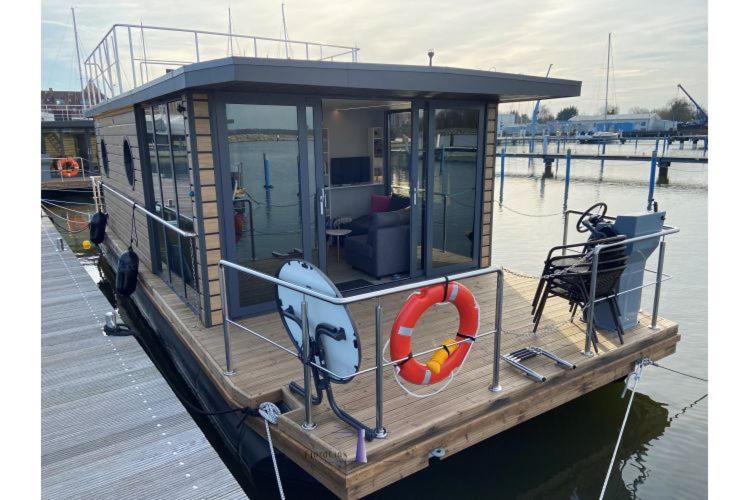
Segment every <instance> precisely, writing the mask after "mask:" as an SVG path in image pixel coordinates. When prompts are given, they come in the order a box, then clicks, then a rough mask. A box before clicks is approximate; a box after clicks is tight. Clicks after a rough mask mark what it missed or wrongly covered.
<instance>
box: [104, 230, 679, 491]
mask: <svg viewBox="0 0 750 500" xmlns="http://www.w3.org/2000/svg"><path fill="white" fill-rule="evenodd" d="M113 242H115V243H118V244H120V245H121V243H119V242H117V241H116V240H113ZM118 251H119V249H118ZM540 264H541V263H540ZM141 279H142V283H143V285H144V288H145V290H146V291H147V293H148V295H149V296H150V297H151V300H153V302H154V303H155V304H156V305H157V307H158V308H159V310H160V311H161V313H162V314H164V315H165V317H167V318H169V319H170V321H171V322H172V323H173V324H174V325H175V329H176V332H177V335H178V336H180V338H181V340H182V341H183V342H184V343H185V344H186V345H187V346H188V347H189V348H190V349H191V350H192V351H193V353H194V354H195V356H196V358H197V359H199V360H200V361H201V363H202V364H203V366H204V370H205V371H206V373H207V375H208V376H209V377H211V378H212V379H213V381H214V383H215V384H216V385H217V386H218V387H219V388H220V389H221V390H222V392H223V396H224V397H225V398H227V399H229V400H230V401H232V402H234V403H235V404H241V405H248V404H249V405H252V406H255V405H257V404H259V403H260V402H262V401H277V400H279V399H283V400H284V401H285V402H287V403H288V404H289V406H290V407H291V408H293V410H291V411H290V412H288V413H286V414H284V415H282V417H281V418H280V420H279V424H278V426H274V427H273V428H272V432H273V433H274V445H275V446H276V447H277V448H278V449H279V450H280V451H282V452H283V453H285V454H286V455H287V456H289V457H290V458H291V459H292V460H294V461H295V462H296V463H297V464H298V465H300V467H302V468H303V469H305V470H306V471H307V472H309V473H310V474H311V475H313V476H314V477H316V478H317V479H318V480H319V481H320V482H322V483H323V484H324V485H326V486H327V487H328V488H330V489H331V490H332V491H333V492H334V493H335V494H337V495H339V496H341V497H346V498H357V497H361V496H364V495H367V494H368V493H372V492H373V491H377V490H379V489H381V488H383V487H385V486H387V485H389V484H391V483H393V482H395V481H398V480H399V479H401V478H403V477H405V476H407V475H409V474H412V473H414V472H416V471H418V470H420V469H422V468H424V467H426V466H427V465H428V458H427V454H428V452H429V450H431V449H432V448H435V447H438V446H439V447H443V448H445V450H446V452H447V455H452V454H454V453H456V452H458V451H460V450H462V449H465V448H466V447H469V446H471V445H473V444H475V443H477V442H479V441H481V440H483V439H486V438H489V437H491V436H493V435H495V434H497V433H499V432H502V431H503V430H506V429H508V428H510V427H513V426H514V425H517V424H519V423H521V422H523V421H525V420H528V419H530V418H533V417H534V416H536V415H538V414H540V413H543V412H545V411H548V410H550V409H552V408H555V407H557V406H559V405H561V404H563V403H566V402H567V401H570V400H572V399H575V398H576V397H578V396H580V395H582V394H585V393H587V392H590V391H592V390H594V389H596V388H598V387H601V386H603V385H605V384H607V383H609V382H611V381H613V380H616V379H618V378H621V377H623V376H625V375H626V374H627V373H629V372H630V371H631V370H632V368H633V364H634V363H635V361H636V360H637V359H639V358H640V357H641V356H649V357H652V359H660V358H662V357H664V356H667V355H669V354H671V353H673V352H674V350H675V348H676V344H677V342H678V341H679V338H680V337H679V334H678V333H677V325H676V324H675V323H673V322H671V321H668V320H665V319H662V318H659V322H658V324H659V326H660V329H659V330H651V329H650V328H648V326H647V325H649V324H650V317H649V316H648V315H641V319H640V325H639V326H638V327H636V328H634V329H631V330H629V331H627V332H626V336H625V345H624V346H621V345H620V344H619V342H618V341H617V337H616V335H614V334H613V333H607V332H600V334H599V339H600V346H599V349H600V354H599V355H598V356H594V357H591V358H588V357H585V356H583V354H582V353H581V351H582V350H583V346H584V342H585V333H584V332H585V325H584V324H583V323H582V322H580V321H579V320H578V319H576V320H574V321H573V322H571V321H569V318H570V313H569V312H568V306H567V303H564V302H563V301H561V300H559V299H555V298H553V299H549V300H548V303H547V306H546V308H545V313H544V316H543V320H542V323H541V325H540V329H539V334H538V335H536V336H534V335H531V334H530V332H531V314H530V313H531V299H532V297H533V294H534V291H535V289H536V284H537V283H536V281H535V280H534V279H529V278H524V277H520V276H515V275H513V274H510V273H508V274H506V278H505V301H504V307H503V330H504V331H506V332H508V333H506V334H504V335H503V337H502V350H501V352H502V353H503V354H506V353H508V352H511V351H513V350H515V349H518V348H520V347H527V346H530V345H533V346H538V347H542V348H544V349H546V350H548V351H550V352H552V353H554V354H556V355H558V356H560V357H562V358H565V359H566V360H568V361H570V362H572V363H575V364H576V365H578V367H577V368H576V369H575V370H573V371H566V370H562V369H560V368H558V367H556V366H555V365H554V364H553V363H551V362H548V361H546V360H544V359H542V358H535V359H532V360H530V361H529V362H527V365H528V366H530V367H531V368H533V369H534V370H536V371H538V372H539V373H541V374H542V375H544V376H546V377H547V378H548V380H547V381H546V382H544V383H542V384H539V383H536V382H534V381H532V380H531V379H529V378H526V377H525V376H523V375H522V374H521V373H520V372H518V371H517V370H515V369H514V368H513V367H511V366H509V365H507V364H506V363H501V371H500V382H501V384H502V387H503V390H502V392H500V393H492V392H490V391H489V390H488V387H489V385H490V383H491V380H492V371H491V370H492V356H493V349H492V336H487V337H484V338H483V339H481V340H479V341H477V342H476V344H475V345H474V347H473V348H472V350H471V352H470V354H469V356H468V359H467V361H466V363H465V365H464V367H463V368H462V370H461V372H460V374H459V375H458V376H457V377H456V379H455V380H454V381H453V382H452V384H451V385H450V386H449V387H448V388H447V389H446V390H444V391H443V392H441V393H440V394H439V395H437V396H434V397H430V398H426V399H415V398H412V397H410V396H408V395H406V394H405V393H404V392H403V391H402V390H401V389H400V388H399V387H398V386H397V385H396V382H395V380H394V378H393V377H394V376H393V372H392V369H391V368H387V369H386V371H385V376H384V405H383V406H384V416H383V420H384V424H385V426H386V428H387V429H388V432H389V434H388V437H387V438H386V439H383V440H375V441H373V442H370V443H368V445H367V451H368V463H367V464H359V463H355V462H353V457H354V456H355V447H356V437H355V433H354V431H353V429H352V428H350V427H348V426H347V425H346V424H344V423H343V422H342V421H341V420H339V419H337V418H336V417H335V416H334V415H333V413H332V411H331V410H330V408H329V407H328V405H327V403H323V404H321V405H320V406H317V407H313V420H314V422H315V423H316V424H317V428H316V429H315V430H314V431H312V432H305V431H303V430H302V429H301V427H300V424H301V423H302V421H303V418H304V413H303V410H302V405H301V399H300V398H297V397H296V396H293V395H291V394H290V392H289V391H288V389H286V387H287V386H288V384H289V382H290V381H292V380H295V381H297V382H301V379H302V369H301V365H300V363H299V361H298V360H297V359H296V358H295V357H293V356H290V355H289V354H288V353H285V352H283V351H281V350H278V349H276V348H274V347H272V346H270V345H269V344H267V343H265V342H263V341H262V340H260V339H258V338H256V337H254V336H252V335H251V334H249V333H247V332H243V331H241V330H239V329H238V328H235V327H231V329H230V330H231V345H232V355H233V359H234V368H235V369H236V371H237V373H236V374H235V375H234V376H232V377H226V376H224V375H223V374H222V372H223V368H224V343H223V335H222V330H221V326H215V327H212V328H204V327H202V326H201V325H200V322H199V321H198V319H197V318H196V317H195V315H194V314H193V313H192V312H191V311H190V310H189V309H188V308H187V306H184V305H182V306H178V307H176V308H175V309H171V307H170V306H169V305H168V304H170V303H172V301H170V300H169V299H168V297H171V295H173V292H172V291H171V290H170V289H169V288H168V287H167V285H166V284H164V282H163V281H161V280H160V279H159V278H158V277H156V276H153V275H151V274H149V273H144V274H143V275H142V276H141ZM463 283H464V284H465V285H466V286H468V287H469V289H471V290H472V293H474V295H475V296H476V298H477V301H478V302H479V304H480V308H481V323H480V328H479V331H480V332H485V331H489V330H491V329H492V326H493V321H494V309H495V305H494V304H495V290H496V286H495V283H496V281H495V276H494V275H487V276H483V277H478V278H472V279H469V280H464V281H463ZM666 293H668V291H667V292H666ZM407 296H408V293H402V294H396V295H391V296H387V297H384V298H381V299H380V300H381V304H382V306H383V331H384V333H385V334H386V335H388V334H389V333H390V329H391V326H392V323H393V321H394V319H395V316H396V314H397V313H398V311H399V309H400V307H401V305H402V304H403V302H404V300H405V299H406V297H407ZM375 305H376V302H375V301H367V302H363V303H357V304H353V305H351V306H350V310H351V314H352V316H353V318H354V320H355V322H356V324H357V327H358V330H359V334H360V337H361V339H362V345H363V351H362V368H366V367H370V366H373V365H374V355H375V352H374V348H373V345H374V314H373V312H374V307H375ZM646 307H647V306H646ZM240 322H241V323H242V324H244V325H246V326H247V327H249V328H252V329H254V330H255V331H257V332H259V333H262V334H263V335H265V336H268V337H269V338H271V339H272V340H274V341H276V342H279V343H281V344H283V345H286V346H287V347H289V348H293V347H292V344H291V342H290V341H289V339H288V337H287V334H286V332H285V331H284V329H283V327H282V325H281V323H280V320H279V315H278V314H277V313H270V314H265V315H262V316H256V317H253V318H247V319H243V320H241V321H240ZM457 324H458V320H457V315H456V313H455V310H454V308H453V306H451V305H448V304H446V305H439V306H436V307H433V308H432V309H430V310H429V311H428V312H427V313H426V314H425V315H424V316H423V317H422V318H421V319H420V321H419V323H418V324H417V328H416V332H415V334H414V335H413V351H414V352H418V351H421V350H424V349H428V348H430V347H434V346H437V345H439V344H440V342H441V341H442V340H443V339H444V338H445V337H447V336H451V335H452V333H453V332H455V331H456V327H457ZM428 357H429V356H428ZM386 359H387V352H386ZM334 390H335V394H336V397H337V401H338V402H339V404H340V405H341V406H342V407H343V408H344V409H346V410H347V411H349V412H350V413H352V414H353V415H354V416H355V417H356V418H358V419H360V420H362V421H363V422H365V423H367V424H369V425H373V424H374V373H368V374H364V375H361V376H358V377H356V378H355V379H354V380H353V381H352V382H350V383H349V384H346V385H336V386H335V387H334ZM416 390H417V391H423V390H424V389H420V388H417V389H416ZM428 390H429V389H428ZM249 424H250V425H251V426H252V427H253V428H255V429H256V431H259V432H262V424H261V423H260V422H259V421H257V419H251V420H249Z"/></svg>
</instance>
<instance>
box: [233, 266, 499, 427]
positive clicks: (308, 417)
mask: <svg viewBox="0 0 750 500" xmlns="http://www.w3.org/2000/svg"><path fill="white" fill-rule="evenodd" d="M226 268H230V269H233V270H235V271H238V272H240V273H243V274H247V275H250V276H253V277H255V278H257V279H260V280H263V281H266V282H268V283H272V284H274V285H276V286H281V287H284V288H287V289H289V290H294V291H295V292H299V293H301V294H302V295H303V297H304V299H303V300H302V305H301V314H300V315H301V322H302V353H297V352H295V351H293V350H291V349H289V348H287V347H284V346H283V345H281V344H279V343H278V342H275V341H273V340H271V339H270V338H268V337H266V336H265V335H263V334H261V333H259V332H256V331H254V330H252V329H251V328H248V327H246V326H245V325H242V324H241V323H238V322H236V321H234V320H232V319H231V318H229V314H228V310H229V307H228V301H227V290H226ZM493 273H496V274H497V291H496V296H495V297H496V299H495V321H494V328H492V329H491V330H488V331H485V332H480V333H477V335H476V337H475V339H476V340H477V341H478V340H480V339H482V338H483V337H487V336H489V335H492V336H493V337H494V354H495V356H494V363H493V370H492V380H491V384H490V386H489V390H490V391H493V392H499V391H500V390H501V386H500V347H501V346H500V332H501V330H502V303H503V284H504V283H503V278H504V274H503V270H502V269H500V268H496V267H488V268H484V269H476V270H472V271H467V272H463V273H458V274H452V275H449V276H442V277H440V278H433V279H427V280H423V281H419V282H414V283H407V284H405V285H400V286H395V287H392V288H387V289H384V290H376V291H373V292H366V293H361V294H358V295H354V296H351V297H331V296H330V295H326V294H324V293H320V292H317V291H315V290H311V289H309V288H306V287H303V286H300V285H297V284H295V283H291V282H288V281H284V280H281V279H279V278H276V277H274V276H270V275H268V274H265V273H262V272H260V271H256V270H254V269H249V268H247V267H243V266H240V265H239V264H235V263H234V262H230V261H227V260H224V259H221V260H220V261H219V288H220V290H221V310H222V317H223V321H222V326H223V330H224V350H225V355H226V371H225V372H224V374H225V375H226V376H231V375H234V373H235V371H234V369H233V364H232V349H231V339H230V337H229V325H230V324H231V325H234V326H235V327H237V328H239V329H241V330H243V331H246V332H248V333H250V334H252V335H254V336H256V337H258V338H260V339H262V340H264V341H265V342H268V343H269V344H271V345H273V346H275V347H276V348H278V349H280V350H282V351H285V352H287V353H288V354H290V355H292V356H294V357H296V358H298V359H300V361H301V362H302V366H303V381H304V384H303V390H304V399H305V421H304V423H303V424H302V426H303V427H304V428H305V429H312V428H314V427H315V424H314V423H313V421H312V397H313V395H312V384H311V378H312V368H313V367H315V368H316V369H318V370H320V371H322V372H325V373H328V374H329V375H332V376H333V377H336V378H339V379H347V378H351V377H354V376H357V375H363V374H365V373H370V372H373V371H374V372H375V435H376V436H377V437H385V428H384V427H383V369H384V367H386V366H391V365H396V364H398V363H401V362H403V361H405V360H407V359H408V357H406V358H402V359H393V360H390V361H387V362H384V360H383V333H382V306H381V304H380V301H378V303H377V304H376V305H375V308H374V315H375V346H374V348H375V366H371V367H368V368H364V369H360V370H359V371H357V372H354V373H346V374H340V373H335V372H333V371H331V370H329V369H327V368H325V367H324V366H321V365H320V364H319V363H316V362H315V361H314V360H313V358H312V356H311V353H310V332H309V328H308V319H307V313H306V312H307V299H308V297H314V298H316V299H319V300H322V301H324V302H328V303H329V304H334V305H341V306H346V305H349V304H354V303H356V302H362V301H365V300H371V299H379V298H381V297H385V296H387V295H392V294H395V293H402V292H407V291H411V290H416V289H418V288H422V287H425V286H429V285H438V284H445V283H447V282H449V281H460V280H464V279H468V278H474V277H477V276H483V275H487V274H493ZM464 342H474V340H473V339H463V340H460V341H455V342H453V343H451V344H447V347H451V346H453V345H458V344H462V343H464ZM440 349H443V346H442V345H440V346H438V347H435V348H433V349H428V350H425V351H422V352H417V353H413V354H412V356H413V357H415V358H418V357H421V356H425V355H427V354H431V353H433V352H435V351H438V350H440Z"/></svg>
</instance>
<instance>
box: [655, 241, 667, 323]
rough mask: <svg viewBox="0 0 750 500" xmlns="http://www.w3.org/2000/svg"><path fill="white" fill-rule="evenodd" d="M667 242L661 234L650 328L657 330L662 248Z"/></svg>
mask: <svg viewBox="0 0 750 500" xmlns="http://www.w3.org/2000/svg"><path fill="white" fill-rule="evenodd" d="M666 245H667V243H666V241H664V237H663V236H662V238H661V241H660V242H659V263H658V264H657V266H656V286H655V288H654V307H653V310H652V311H651V329H652V330H658V329H659V327H658V326H656V320H657V319H658V316H659V297H660V296H661V277H662V272H663V271H664V248H665V247H666Z"/></svg>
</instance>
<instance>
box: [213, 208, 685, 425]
mask: <svg viewBox="0 0 750 500" xmlns="http://www.w3.org/2000/svg"><path fill="white" fill-rule="evenodd" d="M570 214H583V212H580V211H576V210H567V211H566V212H565V218H564V230H563V231H564V232H563V245H565V244H566V243H567V240H568V219H569V216H570ZM607 219H610V220H611V219H612V218H609V217H608V218H607ZM677 232H679V229H677V228H674V227H670V226H664V229H663V230H662V231H659V232H657V233H652V234H648V235H644V236H638V237H634V238H627V239H625V240H620V241H618V242H616V243H613V244H599V245H596V246H595V247H594V249H593V251H592V252H591V257H590V258H591V259H592V274H591V290H590V301H589V304H588V305H587V306H586V307H585V309H588V310H590V311H593V309H594V306H595V304H596V303H598V302H601V301H603V300H606V298H600V299H597V298H596V284H597V267H598V259H599V254H600V252H601V251H602V250H604V249H606V248H609V247H610V246H613V245H627V244H629V243H635V242H639V241H645V240H650V239H659V240H660V243H659V253H658V266H657V269H656V271H653V270H649V269H647V271H648V272H650V273H655V274H656V280H655V281H654V282H652V283H648V284H644V285H641V286H639V287H635V288H632V289H629V290H623V291H618V292H617V293H616V294H615V297H617V296H619V295H624V294H626V293H632V292H634V291H636V290H639V289H643V288H646V287H649V286H656V289H655V294H654V303H653V311H652V319H651V328H652V329H657V315H658V309H659V298H660V295H661V284H662V282H663V281H667V280H669V279H671V278H672V276H669V275H665V274H664V272H663V270H664V254H665V242H664V239H665V237H666V236H668V235H671V234H675V233H677ZM227 268H229V269H232V270H234V271H237V272H239V273H242V274H246V275H249V276H252V277H254V278H257V279H259V280H262V281H265V282H267V283H271V284H274V285H276V286H280V287H284V288H287V289H289V290H293V291H295V292H298V293H301V294H302V295H303V297H304V298H303V300H302V307H301V318H300V319H301V323H302V348H301V351H302V352H301V353H298V352H295V351H294V350H292V349H289V348H287V347H285V346H283V345H281V344H279V343H278V342H275V341H274V340H272V339H270V338H268V337H267V336H265V335H263V334H262V333H260V332H257V331H255V330H253V329H252V328H248V327H247V326H245V325H243V324H241V323H239V322H237V321H234V320H233V319H231V318H230V317H229V305H228V297H227V288H226V269H227ZM493 273H496V274H497V284H496V286H497V290H496V295H495V317H494V327H493V328H492V329H491V330H488V331H485V332H480V333H478V334H477V336H476V339H477V340H479V339H481V338H483V337H486V336H489V335H492V336H493V338H494V345H493V366H492V380H491V383H490V385H489V390H490V391H493V392H499V391H501V389H502V387H501V385H500V359H501V352H500V349H501V340H502V338H501V337H502V332H503V330H502V308H503V286H504V276H505V274H504V270H503V268H501V267H488V268H484V269H477V270H472V271H467V272H463V273H458V274H452V275H448V276H442V277H439V278H432V279H427V280H422V281H418V282H413V283H408V284H405V285H400V286H394V287H392V288H387V289H383V290H376V291H373V292H366V293H361V294H358V295H354V296H351V297H331V296H329V295H326V294H324V293H320V292H317V291H315V290H311V289H309V288H306V287H303V286H300V285H297V284H295V283H291V282H288V281H284V280H282V279H279V278H276V277H274V276H270V275H268V274H265V273H262V272H260V271H257V270H255V269H250V268H247V267H244V266H241V265H239V264H236V263H234V262H230V261H227V260H224V259H221V260H219V289H220V293H221V311H222V318H223V319H222V328H223V334H224V352H225V361H226V370H225V372H224V375H225V376H232V375H234V374H235V370H234V368H233V362H232V347H231V338H230V333H229V325H233V326H235V327H237V328H239V329H240V330H243V331H245V332H247V333H250V334H252V335H254V336H255V337H257V338H260V339H261V340H263V341H265V342H267V343H269V344H271V345H273V346H274V347H276V348H277V349H280V350H282V351H285V352H286V353H288V354H290V355H291V356H294V357H296V358H298V359H300V361H301V363H302V365H303V381H304V386H303V391H304V400H305V420H304V422H303V424H302V426H303V428H305V429H312V428H314V427H315V425H314V423H313V421H312V397H313V395H312V385H311V377H312V368H313V367H314V368H316V369H317V370H320V371H322V372H325V373H328V374H329V375H332V376H333V377H336V378H339V379H346V378H350V377H354V376H356V375H362V374H365V373H369V372H373V371H374V372H375V432H376V436H379V437H384V436H385V430H384V427H383V369H384V367H386V366H391V365H396V364H398V363H401V362H402V361H405V360H406V359H408V357H407V358H402V359H394V360H389V361H384V359H383V337H382V335H383V333H382V319H381V318H382V306H381V304H380V301H379V300H378V302H377V304H376V305H375V307H374V311H373V312H374V317H375V322H374V323H375V346H374V348H375V366H372V367H368V368H364V369H360V370H359V371H357V372H354V373H346V374H339V373H335V372H333V371H331V370H329V369H327V368H325V367H324V366H321V365H320V364H319V363H316V362H315V361H314V360H313V358H312V356H311V353H310V332H309V327H308V319H307V314H306V311H307V299H308V298H309V297H313V298H315V299H319V300H322V301H325V302H328V303H329V304H334V305H342V306H346V305H349V304H353V303H356V302H362V301H365V300H371V299H379V298H381V297H384V296H387V295H392V294H396V293H401V292H406V291H411V290H416V289H418V288H422V287H425V286H429V285H436V284H444V283H447V282H449V281H460V280H464V279H468V278H474V277H477V276H483V275H487V274H493ZM586 318H587V322H588V323H587V330H586V344H585V350H584V354H585V355H587V356H590V355H593V353H591V351H590V347H591V339H592V338H593V334H594V315H593V314H587V315H586ZM468 341H471V340H470V339H463V340H461V341H456V342H454V343H453V344H450V345H458V344H461V343H463V342H468ZM442 348H443V346H442V345H441V346H438V347H435V348H433V349H428V350H425V351H422V352H418V353H413V354H412V356H413V357H415V358H416V357H420V356H424V355H427V354H431V353H433V352H435V351H437V350H440V349H442Z"/></svg>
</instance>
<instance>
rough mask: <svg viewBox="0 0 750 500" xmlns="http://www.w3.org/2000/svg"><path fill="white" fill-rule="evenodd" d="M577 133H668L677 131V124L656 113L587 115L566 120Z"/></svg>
mask: <svg viewBox="0 0 750 500" xmlns="http://www.w3.org/2000/svg"><path fill="white" fill-rule="evenodd" d="M568 123H569V124H572V127H571V128H572V129H575V131H576V132H577V133H586V132H602V131H610V132H622V133H625V134H627V133H639V132H657V133H658V132H669V131H670V130H676V129H677V122H674V121H672V120H664V119H662V118H660V117H659V115H657V114H656V113H637V114H623V115H608V116H606V118H605V116H604V115H588V116H574V117H573V118H571V119H570V120H568Z"/></svg>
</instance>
